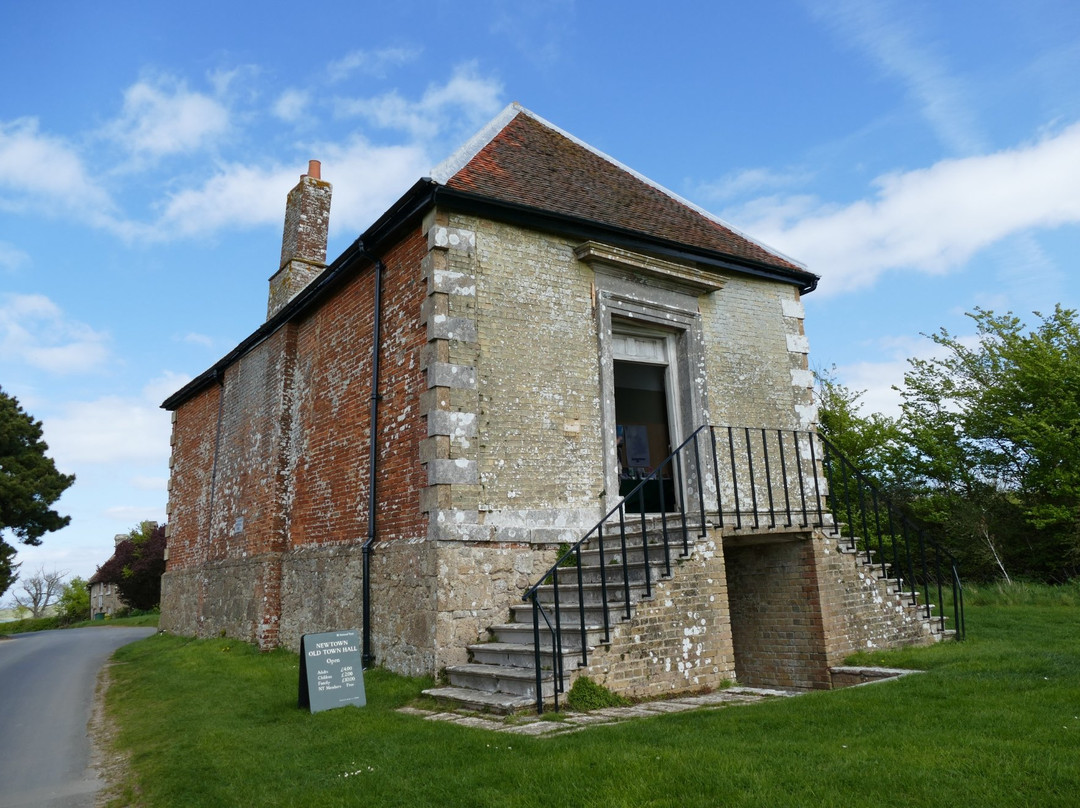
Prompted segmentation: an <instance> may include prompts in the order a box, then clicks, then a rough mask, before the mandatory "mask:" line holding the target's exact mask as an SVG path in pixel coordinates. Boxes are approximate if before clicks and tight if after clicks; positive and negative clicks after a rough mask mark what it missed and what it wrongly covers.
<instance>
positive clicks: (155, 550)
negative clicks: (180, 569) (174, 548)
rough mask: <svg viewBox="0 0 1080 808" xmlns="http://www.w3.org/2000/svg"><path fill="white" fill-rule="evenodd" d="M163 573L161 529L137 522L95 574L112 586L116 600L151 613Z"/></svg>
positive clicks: (163, 542)
mask: <svg viewBox="0 0 1080 808" xmlns="http://www.w3.org/2000/svg"><path fill="white" fill-rule="evenodd" d="M164 572H165V526H164V525H161V526H160V527H159V526H158V524H157V523H156V522H141V523H140V524H139V526H138V527H137V528H135V529H133V530H132V531H131V532H130V533H129V534H128V538H126V539H124V540H123V541H122V542H120V543H119V544H117V545H116V550H115V551H114V552H113V554H112V557H111V558H109V560H108V561H106V562H105V563H104V564H102V565H101V568H100V569H99V570H98V580H99V581H101V582H102V583H111V584H116V588H117V591H118V593H119V595H120V600H121V601H123V602H124V603H125V604H126V605H128V606H130V607H131V608H132V609H144V610H146V609H153V608H154V607H155V606H157V605H158V603H159V602H160V601H161V576H162V574H164Z"/></svg>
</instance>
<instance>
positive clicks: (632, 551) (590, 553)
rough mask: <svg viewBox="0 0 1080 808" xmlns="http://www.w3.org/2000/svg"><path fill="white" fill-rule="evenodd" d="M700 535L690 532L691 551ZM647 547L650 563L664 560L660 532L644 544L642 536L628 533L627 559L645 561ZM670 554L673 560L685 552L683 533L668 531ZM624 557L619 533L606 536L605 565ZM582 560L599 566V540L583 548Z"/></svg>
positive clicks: (592, 541)
mask: <svg viewBox="0 0 1080 808" xmlns="http://www.w3.org/2000/svg"><path fill="white" fill-rule="evenodd" d="M699 538H700V535H699V534H698V532H696V531H689V535H688V539H687V543H686V544H687V547H688V548H689V549H690V550H693V549H694V543H695V541H696V540H697V539H699ZM645 547H648V550H649V561H651V562H655V561H656V560H657V559H663V557H664V537H663V534H662V533H660V532H659V531H658V532H656V533H650V534H649V541H648V543H647V544H646V543H644V542H642V540H641V534H640V533H638V534H636V535H634V534H631V533H629V532H628V533H627V536H626V557H627V559H629V560H630V561H633V562H641V561H644V555H645ZM668 552H669V553H670V554H671V557H672V558H675V556H676V555H679V554H681V553H682V552H683V539H682V531H681V530H678V531H675V530H669V531H668ZM622 555H623V542H622V539H621V537H620V536H619V533H618V531H615V532H614V533H605V534H604V563H605V564H610V563H611V562H612V560H613V559H616V560H618V561H621V560H622ZM581 560H582V564H583V565H585V566H593V565H599V563H600V541H599V539H597V538H593V539H590V540H589V541H588V542H586V543H585V544H584V545H583V546H582V548H581Z"/></svg>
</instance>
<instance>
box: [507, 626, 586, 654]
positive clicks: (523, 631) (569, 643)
mask: <svg viewBox="0 0 1080 808" xmlns="http://www.w3.org/2000/svg"><path fill="white" fill-rule="evenodd" d="M488 631H489V632H491V634H492V635H493V636H494V637H495V641H496V642H505V643H512V644H515V645H530V644H531V643H532V642H533V625H532V621H531V620H530V621H529V622H528V623H500V624H497V625H493V626H488ZM603 639H604V629H603V627H601V626H598V625H586V626H585V644H586V645H588V646H590V647H592V646H595V645H599V644H601V643H602V641H603ZM581 645H582V642H581V626H580V625H567V624H566V623H565V622H564V623H563V625H562V649H563V652H564V653H565V652H566V651H567V650H568V649H580V648H581ZM544 646H547V647H548V648H551V632H550V631H549V630H548V627H547V625H546V624H545V623H544V622H543V619H541V622H540V647H541V648H543V647H544Z"/></svg>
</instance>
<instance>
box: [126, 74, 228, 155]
mask: <svg viewBox="0 0 1080 808" xmlns="http://www.w3.org/2000/svg"><path fill="white" fill-rule="evenodd" d="M228 129H229V112H228V110H227V109H226V108H225V107H224V106H223V105H222V104H221V103H220V102H219V101H217V100H216V99H214V98H211V97H210V96H208V95H204V94H202V93H198V92H193V91H191V90H189V89H188V88H187V86H186V84H185V83H184V82H183V81H179V80H176V79H173V78H170V77H167V76H163V77H160V78H158V79H156V80H151V79H145V80H143V81H140V82H137V83H136V84H133V85H132V86H131V87H129V88H128V89H127V90H126V91H125V92H124V110H123V113H122V114H121V116H120V118H119V119H118V120H116V121H115V122H114V123H112V124H111V125H110V126H109V127H107V130H106V131H107V132H108V133H109V134H111V135H112V136H113V137H114V138H116V139H117V140H119V141H120V142H121V143H122V144H124V145H125V146H126V147H127V148H128V149H130V150H131V151H132V152H134V153H135V154H137V155H148V156H151V157H156V156H162V155H167V154H175V153H180V152H191V151H195V150H196V149H199V148H202V147H204V146H206V145H207V144H209V143H212V142H213V141H215V140H216V139H217V138H219V137H221V135H223V134H224V133H226V132H227V131H228Z"/></svg>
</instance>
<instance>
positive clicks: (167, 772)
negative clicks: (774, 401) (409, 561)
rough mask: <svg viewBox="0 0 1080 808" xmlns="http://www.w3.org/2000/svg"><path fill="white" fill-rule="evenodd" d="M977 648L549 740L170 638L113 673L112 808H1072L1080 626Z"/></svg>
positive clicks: (407, 691)
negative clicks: (834, 684) (863, 682)
mask: <svg viewBox="0 0 1080 808" xmlns="http://www.w3.org/2000/svg"><path fill="white" fill-rule="evenodd" d="M968 629H969V630H968V637H969V639H968V641H967V642H966V643H943V644H940V645H937V646H934V647H931V648H920V649H903V650H899V651H894V652H887V653H881V652H875V653H872V654H862V655H859V657H858V658H857V659H856V661H858V662H861V663H864V664H866V663H873V664H881V665H888V666H896V667H915V668H920V669H923V670H925V671H926V673H925V674H923V675H920V676H909V677H904V678H903V679H900V680H895V681H891V682H887V683H883V684H875V685H872V686H867V687H858V688H850V689H847V690H843V691H832V692H817V693H810V694H807V695H803V696H800V697H798V698H794V699H783V700H776V701H770V702H764V703H760V704H756V705H750V706H739V707H725V708H722V709H716V710H703V711H694V712H689V713H679V714H673V715H666V716H662V717H657V718H649V719H640V720H634V721H630V722H627V723H623V724H617V725H611V726H600V727H591V728H589V729H586V730H584V731H581V732H578V733H574V734H569V735H563V736H559V737H551V738H530V737H522V736H512V735H507V734H503V733H493V732H489V731H484V730H478V729H470V728H466V727H461V726H454V725H450V724H447V723H444V722H438V721H426V720H423V719H420V718H417V717H416V716H411V715H404V714H401V713H398V712H396V708H397V707H399V706H402V705H404V704H407V703H408V702H410V701H411V700H413V699H415V698H416V697H417V696H418V695H419V693H420V690H421V689H422V688H423V687H424V686H426V684H427V682H426V681H424V680H416V679H406V678H403V677H398V676H394V675H392V674H389V673H387V672H385V671H381V670H372V671H368V672H366V673H365V683H366V689H367V695H368V706H366V707H364V708H353V707H349V708H344V709H340V710H332V711H328V712H324V713H319V714H316V715H309V714H308V713H307V712H305V711H302V710H299V709H297V707H296V691H297V684H298V659H297V656H296V655H295V654H292V653H288V652H285V651H277V652H274V653H270V654H259V653H258V652H256V651H255V650H254V649H253V648H252V647H251V646H249V645H246V644H244V643H240V642H236V641H232V640H227V639H220V640H199V641H195V640H190V639H185V638H179V637H171V636H165V635H159V636H155V637H152V638H149V639H147V640H144V641H141V642H138V643H134V644H132V645H129V646H126V647H125V648H123V649H121V650H120V651H119V652H118V654H117V657H116V661H117V662H118V663H121V664H117V665H115V666H114V667H113V668H112V679H113V685H112V687H111V689H110V691H109V694H108V702H107V704H108V710H109V713H110V715H111V716H112V718H113V720H114V721H115V722H116V725H117V731H116V734H115V740H116V742H117V743H118V744H119V746H120V747H121V748H122V749H123V750H126V751H127V752H128V753H129V755H130V770H129V773H128V777H127V779H126V780H125V782H124V783H122V784H121V788H120V791H119V792H118V795H117V797H116V799H115V800H114V801H113V803H112V804H113V805H117V806H119V805H146V806H181V805H182V806H246V805H251V806H293V805H318V806H321V807H323V808H325V807H327V806H352V805H378V806H395V805H402V806H405V805H408V806H416V805H447V806H454V805H463V806H464V805H469V806H488V805H490V806H496V805H497V806H542V805H546V806H550V805H574V804H577V805H604V806H613V807H615V806H680V807H685V806H717V805H725V806H780V805H783V806H800V805H806V806H811V805H812V806H833V805H835V806H934V808H937V807H938V806H942V805H949V806H950V807H951V808H958V807H959V806H1016V805H1040V806H1055V805H1060V806H1066V805H1069V806H1073V805H1076V804H1077V794H1080V765H1078V764H1077V761H1078V760H1080V608H1078V607H1077V606H1075V605H1070V604H1068V603H1059V602H1055V601H1054V600H1053V599H1052V598H1051V599H1044V602H1042V603H1041V605H1000V604H999V605H994V604H993V603H987V602H985V601H984V602H981V603H980V604H979V605H973V606H972V607H971V608H970V609H969V612H968Z"/></svg>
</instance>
